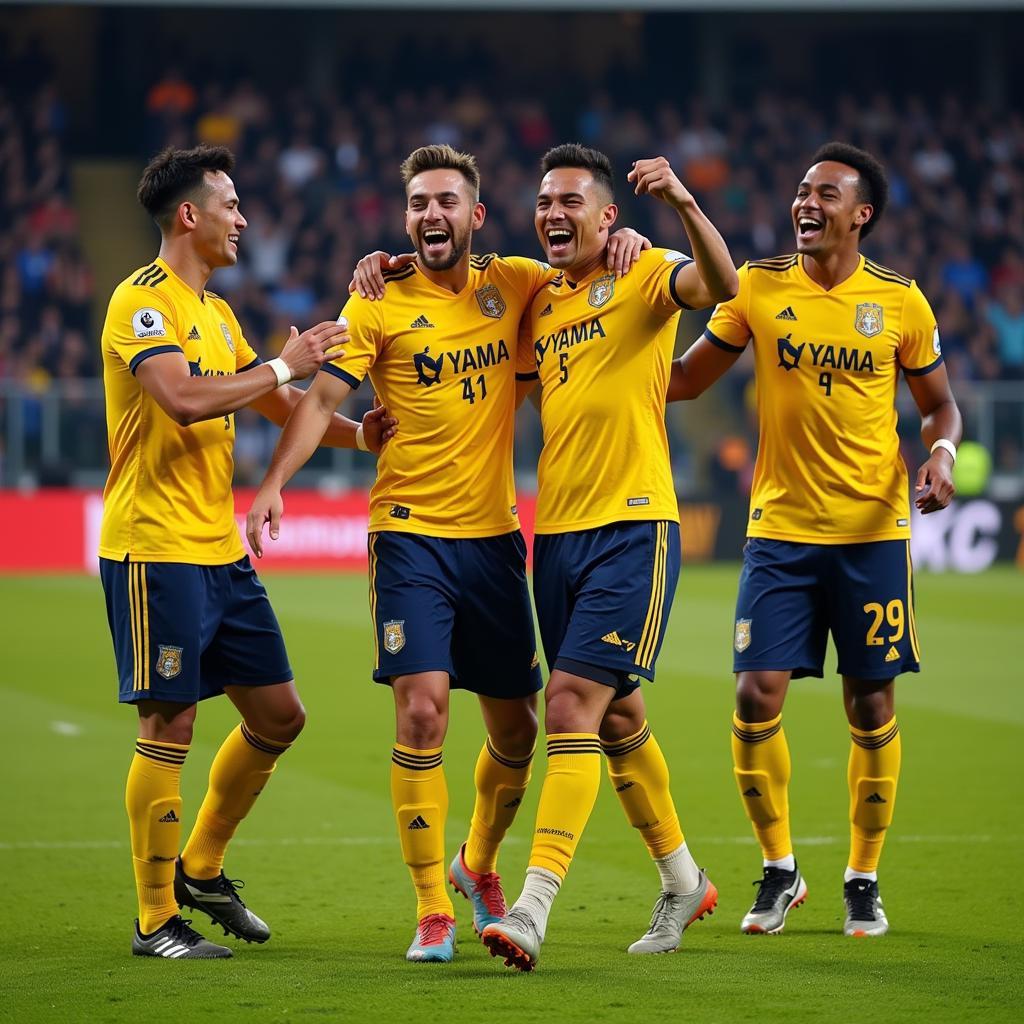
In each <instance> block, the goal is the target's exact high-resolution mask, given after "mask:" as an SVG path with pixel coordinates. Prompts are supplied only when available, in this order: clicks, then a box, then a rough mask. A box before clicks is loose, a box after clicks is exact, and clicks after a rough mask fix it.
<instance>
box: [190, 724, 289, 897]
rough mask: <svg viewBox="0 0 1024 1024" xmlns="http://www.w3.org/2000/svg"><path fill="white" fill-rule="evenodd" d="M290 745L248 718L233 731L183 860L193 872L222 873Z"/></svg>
mask: <svg viewBox="0 0 1024 1024" xmlns="http://www.w3.org/2000/svg"><path fill="white" fill-rule="evenodd" d="M289 746H290V744H288V743H278V742H276V741H274V740H268V739H266V738H264V737H263V736H260V735H259V734H257V733H254V732H253V731H252V730H251V729H250V728H249V727H248V726H247V725H246V724H245V723H244V722H243V723H242V724H241V725H239V726H238V728H237V729H233V730H232V731H231V732H230V733H229V734H228V738H227V739H226V740H225V741H224V742H223V743H222V744H221V748H220V750H218V751H217V756H216V757H215V758H214V759H213V764H212V765H210V782H209V786H208V788H207V790H206V797H205V798H204V800H203V805H202V807H200V808H199V814H198V816H197V817H196V824H195V828H193V829H192V835H190V836H189V838H188V842H187V843H186V844H185V849H184V850H182V852H181V866H182V868H184V870H185V874H187V875H188V876H189V877H190V878H216V877H217V876H218V875H219V874H220V873H221V871H222V870H223V868H224V851H225V850H226V849H227V846H228V843H229V842H230V840H231V837H232V836H233V835H234V834H235V829H236V828H238V824H239V822H240V821H241V820H242V819H243V818H244V817H245V816H246V815H247V814H248V813H249V811H250V810H252V805H253V804H254V803H255V802H256V797H258V796H259V795H260V793H262V792H263V787H264V786H265V785H266V784H267V782H268V781H269V780H270V776H271V775H272V774H273V772H274V767H275V765H276V764H277V759H278V758H279V757H280V756H281V755H282V754H283V753H284V752H285V751H286V750H287V749H288V747H289Z"/></svg>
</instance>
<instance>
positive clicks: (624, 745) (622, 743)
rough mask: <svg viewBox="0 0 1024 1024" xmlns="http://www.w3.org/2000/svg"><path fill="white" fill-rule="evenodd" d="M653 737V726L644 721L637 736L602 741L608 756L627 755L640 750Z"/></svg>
mask: <svg viewBox="0 0 1024 1024" xmlns="http://www.w3.org/2000/svg"><path fill="white" fill-rule="evenodd" d="M650 738H651V727H650V726H649V725H648V724H647V723H646V722H644V727H643V728H642V729H641V730H640V732H638V733H637V734H636V735H635V736H628V737H627V738H626V739H624V740H617V741H616V742H615V743H605V742H603V741H602V743H601V747H602V749H603V750H604V753H605V756H606V757H625V755H626V754H632V753H633V751H634V750H639V749H640V747H642V746H643V745H644V744H645V743H646V742H647V741H648V740H649V739H650Z"/></svg>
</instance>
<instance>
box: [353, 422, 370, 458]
mask: <svg viewBox="0 0 1024 1024" xmlns="http://www.w3.org/2000/svg"><path fill="white" fill-rule="evenodd" d="M356 447H357V448H358V449H359V450H360V451H361V452H368V451H369V450H370V449H369V447H367V444H366V438H365V437H364V436H363V425H362V423H360V424H359V426H358V427H356Z"/></svg>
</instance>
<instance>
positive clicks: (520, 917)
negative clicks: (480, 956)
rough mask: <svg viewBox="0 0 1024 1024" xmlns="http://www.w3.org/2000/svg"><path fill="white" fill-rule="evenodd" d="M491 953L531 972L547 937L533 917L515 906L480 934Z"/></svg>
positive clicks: (518, 969) (507, 965) (513, 965)
mask: <svg viewBox="0 0 1024 1024" xmlns="http://www.w3.org/2000/svg"><path fill="white" fill-rule="evenodd" d="M480 938H481V939H482V940H483V944H484V945H485V946H486V947H487V948H488V949H489V950H490V952H491V956H500V957H501V958H502V959H503V960H504V961H505V966H506V967H514V968H515V969H516V970H517V971H532V970H533V969H534V967H536V966H537V961H538V960H539V959H540V947H541V943H542V942H543V941H544V937H543V936H542V935H541V934H540V930H539V929H538V928H537V925H536V924H535V923H534V920H533V918H532V917H530V916H529V915H528V914H524V913H523V912H522V911H521V910H515V909H514V908H513V909H512V910H511V911H509V913H508V915H507V916H506V917H504V918H502V919H501V920H500V921H498V922H497V923H496V924H489V925H488V926H487V927H486V928H485V929H484V930H483V933H482V934H481V936H480Z"/></svg>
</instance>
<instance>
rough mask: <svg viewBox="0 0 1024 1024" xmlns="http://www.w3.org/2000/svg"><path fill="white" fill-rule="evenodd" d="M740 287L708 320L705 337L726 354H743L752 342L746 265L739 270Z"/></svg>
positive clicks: (748, 281)
mask: <svg viewBox="0 0 1024 1024" xmlns="http://www.w3.org/2000/svg"><path fill="white" fill-rule="evenodd" d="M739 279H740V285H739V289H738V291H737V292H736V294H735V295H734V296H733V297H732V298H731V299H730V300H729V301H728V302H720V303H719V304H718V305H717V306H715V311H714V312H713V313H712V314H711V319H710V320H708V325H707V327H706V328H705V329H704V337H705V338H707V339H708V341H710V342H711V344H712V345H715V346H716V347H717V348H720V349H723V350H724V351H726V352H742V351H743V350H744V349H745V348H746V347H747V343H748V342H749V341H750V324H749V322H748V321H747V309H748V308H749V305H750V272H749V271H748V269H747V265H746V264H745V263H744V264H743V266H742V267H740V269H739Z"/></svg>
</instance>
